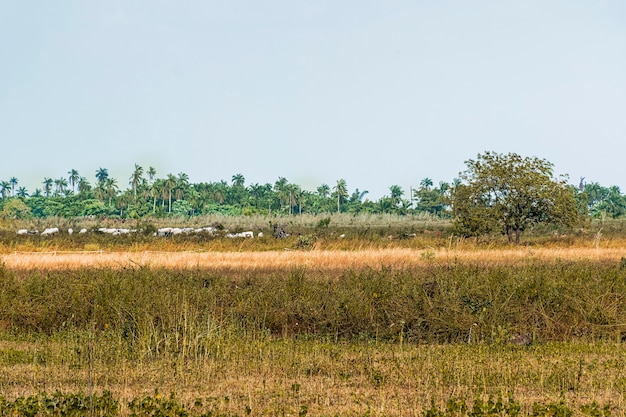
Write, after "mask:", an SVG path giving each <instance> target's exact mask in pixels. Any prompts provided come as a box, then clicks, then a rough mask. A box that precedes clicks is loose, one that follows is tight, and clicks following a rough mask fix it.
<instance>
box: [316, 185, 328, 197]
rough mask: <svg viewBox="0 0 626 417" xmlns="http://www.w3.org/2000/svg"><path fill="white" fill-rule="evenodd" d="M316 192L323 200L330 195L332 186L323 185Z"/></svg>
mask: <svg viewBox="0 0 626 417" xmlns="http://www.w3.org/2000/svg"><path fill="white" fill-rule="evenodd" d="M316 191H317V195H319V196H320V197H322V198H326V197H328V195H329V194H330V186H329V185H328V184H322V185H320V186H319V187H317V190H316Z"/></svg>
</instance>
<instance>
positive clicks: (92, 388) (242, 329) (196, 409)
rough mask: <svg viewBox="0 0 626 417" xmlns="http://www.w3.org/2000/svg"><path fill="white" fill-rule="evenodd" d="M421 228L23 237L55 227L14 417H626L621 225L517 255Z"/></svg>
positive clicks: (21, 358) (537, 243)
mask: <svg viewBox="0 0 626 417" xmlns="http://www.w3.org/2000/svg"><path fill="white" fill-rule="evenodd" d="M412 219H413V221H407V218H404V219H401V218H399V217H397V216H386V215H385V216H372V217H368V218H365V217H356V218H355V217H353V216H348V215H335V216H330V217H323V216H305V215H303V216H298V217H297V219H296V218H294V217H271V218H267V217H260V216H259V217H256V216H249V217H241V218H233V217H227V216H214V217H206V218H196V219H195V221H198V222H199V225H206V224H212V225H220V226H221V228H222V229H223V230H226V229H228V230H232V231H240V230H254V231H255V233H257V232H259V231H262V232H264V233H265V234H266V237H265V238H263V239H259V238H255V239H248V240H243V239H239V240H236V239H235V240H234V239H228V238H226V237H224V236H223V235H220V234H218V235H216V236H210V235H199V236H172V237H168V238H163V237H157V236H153V235H152V233H151V232H150V231H151V230H153V229H154V228H156V227H158V226H160V225H161V224H159V223H158V222H155V223H152V222H150V223H148V222H146V221H145V220H142V221H137V222H136V223H134V224H131V225H129V224H128V223H126V225H125V226H127V227H136V228H137V229H138V230H142V231H141V232H138V233H135V234H132V235H127V236H110V235H103V234H97V233H88V234H85V235H76V234H74V235H69V234H67V233H66V232H63V231H62V232H61V233H60V234H59V235H56V236H52V237H45V236H17V235H16V234H15V231H14V228H15V227H27V228H28V227H30V226H35V227H39V226H45V225H44V224H40V223H37V222H40V221H43V220H41V219H40V220H28V222H29V223H28V224H24V223H22V224H17V223H12V224H11V225H10V228H8V229H5V230H3V231H0V253H1V254H2V255H1V257H2V258H1V260H2V267H1V268H0V415H32V416H35V415H137V416H157V415H161V416H169V415H171V416H174V415H177V416H178V415H180V416H183V415H188V416H235V415H238V416H244V415H301V416H302V415H316V416H317V415H320V416H335V415H338V416H344V415H349V416H406V415H421V416H444V415H445V416H462V415H468V416H469V415H472V416H480V415H511V416H513V415H537V416H540V415H551V416H556V415H563V416H567V415H572V414H577V415H578V414H586V415H608V414H613V415H622V414H624V413H626V400H625V399H626V396H625V395H626V378H625V377H624V375H623V369H624V364H625V363H626V344H625V343H624V340H625V339H626V250H624V249H623V248H624V247H625V245H624V243H625V242H626V240H625V239H624V224H623V222H621V221H608V222H607V221H604V222H595V223H591V224H588V225H586V226H585V227H584V228H580V229H576V230H571V229H570V230H559V229H557V228H550V227H543V228H541V227H537V228H534V229H532V230H528V231H527V232H526V235H525V239H524V241H523V243H522V245H521V246H519V245H515V246H510V245H508V244H507V238H506V237H501V238H498V237H484V238H483V237H480V238H476V239H463V238H459V237H457V236H455V235H454V234H453V233H452V232H451V231H450V228H449V223H446V222H441V221H437V220H435V219H433V218H430V217H412ZM171 220H172V219H169V220H168V222H170V221H171ZM59 221H60V222H63V221H64V222H66V223H61V224H58V226H60V227H66V228H67V227H75V228H77V227H83V226H85V227H89V228H90V229H94V228H96V227H101V226H110V225H111V224H115V223H111V222H112V221H111V220H106V221H104V222H103V221H102V220H97V219H96V220H88V219H83V220H82V221H84V222H93V223H91V224H78V223H76V222H77V220H76V219H65V220H59ZM181 221H182V220H181ZM33 222H34V223H33ZM186 222H187V223H184V224H189V223H188V222H189V220H186ZM274 224H279V225H281V226H284V227H285V229H286V230H287V231H288V232H289V234H290V236H289V237H288V238H285V239H277V238H274V237H272V228H273V225H274ZM168 225H177V224H172V223H169V224H168ZM181 225H182V224H181ZM222 229H220V230H222ZM342 235H343V236H342ZM92 250H99V251H101V250H104V252H105V253H103V254H99V253H96V254H91V255H90V254H88V253H87V252H90V251H92ZM20 251H24V252H32V253H28V254H23V255H20V254H19V253H20ZM54 251H59V252H62V251H68V252H78V253H76V254H71V255H68V256H74V255H75V256H78V257H83V258H82V259H83V260H84V259H87V261H86V262H82V261H81V262H79V261H76V263H71V262H74V261H73V260H72V259H69V260H68V258H64V257H63V256H62V255H57V256H51V255H50V254H51V253H55V252H54ZM171 252H176V253H171ZM183 252H184V253H183ZM19 256H22V257H23V259H26V260H27V261H28V262H25V263H22V264H17V263H16V262H15V259H16V257H19ZM89 256H93V257H101V258H107V259H109V258H108V257H109V256H110V259H111V262H110V263H108V264H105V263H103V264H96V263H95V261H94V259H95V258H89ZM116 256H117V257H116ZM144 256H146V258H144ZM176 256H178V257H176ZM160 258H162V262H161V261H157V260H158V259H160ZM42 259H46V260H49V261H50V263H43V262H41V260H42ZM179 259H185V261H184V262H181V263H177V262H178V261H177V260H179ZM200 260H205V262H201V261H200ZM55 262H56V264H58V265H57V266H55V265H56V264H55ZM64 262H68V263H64ZM59 265H60V267H59ZM518 335H529V336H530V339H531V340H532V343H531V344H530V345H516V344H513V343H511V341H512V339H513V338H514V337H515V336H518ZM499 398H501V400H499Z"/></svg>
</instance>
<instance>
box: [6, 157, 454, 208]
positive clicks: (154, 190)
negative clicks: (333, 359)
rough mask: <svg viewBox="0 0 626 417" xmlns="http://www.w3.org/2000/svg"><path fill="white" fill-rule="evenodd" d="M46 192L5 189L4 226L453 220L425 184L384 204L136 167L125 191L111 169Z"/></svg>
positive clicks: (344, 190)
mask: <svg viewBox="0 0 626 417" xmlns="http://www.w3.org/2000/svg"><path fill="white" fill-rule="evenodd" d="M41 184H42V187H41V188H37V189H35V190H34V191H33V192H32V193H29V192H28V190H27V189H26V188H25V187H20V186H19V180H18V179H17V178H15V177H11V178H10V179H9V180H8V181H0V196H1V200H0V210H1V211H0V213H2V216H3V217H4V218H13V219H21V218H28V217H39V218H41V217H48V216H60V217H77V216H108V217H119V218H141V217H143V216H155V217H166V216H170V215H186V216H198V215H206V214H213V213H222V214H228V215H247V214H286V215H300V214H303V213H309V214H321V213H337V212H341V213H352V214H355V215H356V214H360V213H394V214H399V215H405V214H411V213H418V212H426V213H431V214H433V215H437V216H443V217H445V216H449V210H448V207H449V200H450V191H451V188H452V186H451V184H450V183H447V182H440V183H439V184H438V185H437V186H435V185H434V183H433V181H432V180H431V179H430V178H424V179H423V180H422V181H421V182H420V186H419V188H416V189H414V190H411V191H410V192H409V193H408V194H407V193H406V192H405V190H404V189H403V188H402V187H400V186H399V185H392V186H391V187H389V194H388V195H385V196H383V197H381V198H379V199H378V200H370V199H368V198H367V194H368V191H366V190H359V189H358V188H355V189H354V190H349V188H348V184H347V182H346V181H345V180H344V179H339V180H337V182H336V183H335V184H333V185H329V184H321V185H319V186H318V187H317V188H316V190H315V191H309V190H305V189H303V188H302V187H301V186H300V185H298V184H295V183H292V182H289V181H288V180H287V179H286V178H284V177H279V178H278V179H277V180H276V181H275V182H274V183H273V184H272V183H264V184H260V183H249V184H246V178H245V177H244V176H243V175H242V174H239V173H237V174H234V175H233V176H232V177H231V180H230V182H228V181H225V180H220V181H218V182H199V183H191V182H190V180H189V176H188V175H187V174H186V173H184V172H181V173H179V174H177V175H174V174H171V173H169V174H167V175H165V176H164V177H158V176H157V172H156V169H155V168H154V167H148V168H147V169H145V168H144V167H142V166H140V165H138V164H135V167H134V169H133V171H132V173H131V175H130V177H129V179H128V186H127V187H126V188H122V187H121V186H120V184H119V183H118V181H117V180H116V179H115V178H112V177H111V176H109V172H108V170H107V169H106V168H102V167H101V168H98V169H97V170H96V171H95V175H94V181H93V182H91V181H89V179H87V178H86V177H85V176H82V175H80V173H79V172H78V171H77V170H75V169H71V170H70V171H68V173H67V177H61V178H57V179H53V178H48V177H45V178H44V179H43V181H42V183H41Z"/></svg>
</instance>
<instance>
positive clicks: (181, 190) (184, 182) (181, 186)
mask: <svg viewBox="0 0 626 417" xmlns="http://www.w3.org/2000/svg"><path fill="white" fill-rule="evenodd" d="M187 188H189V175H187V174H185V173H184V172H179V173H178V178H176V193H175V195H176V199H177V200H182V199H183V197H184V196H185V192H186V191H187Z"/></svg>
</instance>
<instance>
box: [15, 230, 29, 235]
mask: <svg viewBox="0 0 626 417" xmlns="http://www.w3.org/2000/svg"><path fill="white" fill-rule="evenodd" d="M17 234H18V235H27V234H28V230H26V229H20V230H18V231H17Z"/></svg>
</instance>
